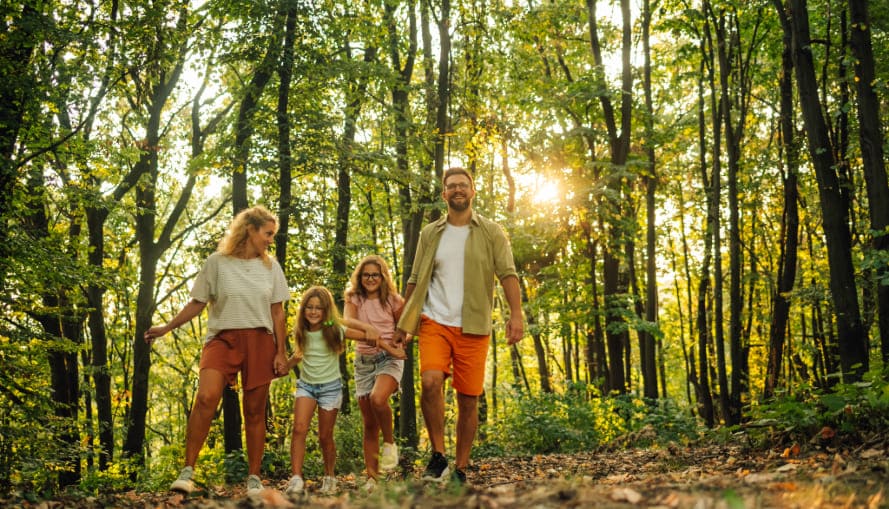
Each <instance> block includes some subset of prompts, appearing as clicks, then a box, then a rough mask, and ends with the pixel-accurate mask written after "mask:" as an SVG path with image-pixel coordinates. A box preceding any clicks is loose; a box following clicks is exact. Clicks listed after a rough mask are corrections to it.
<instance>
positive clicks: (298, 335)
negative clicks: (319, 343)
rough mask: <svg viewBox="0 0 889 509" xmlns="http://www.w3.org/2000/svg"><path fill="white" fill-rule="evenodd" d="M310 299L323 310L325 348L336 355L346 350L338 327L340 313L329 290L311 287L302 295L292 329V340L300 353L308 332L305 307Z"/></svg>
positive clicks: (322, 331) (322, 330)
mask: <svg viewBox="0 0 889 509" xmlns="http://www.w3.org/2000/svg"><path fill="white" fill-rule="evenodd" d="M312 297H317V298H318V301H319V302H320V303H321V307H322V308H324V311H323V312H322V317H321V335H322V336H323V337H324V342H325V343H327V348H330V350H331V351H332V352H334V353H336V354H341V353H343V351H344V350H345V349H346V342H345V341H344V339H343V330H342V326H341V325H340V323H341V320H340V313H339V310H337V308H336V303H334V302H333V295H331V293H330V290H328V289H327V288H325V287H323V286H313V287H311V288H309V289H308V290H306V292H305V293H304V294H303V298H302V301H301V302H300V303H299V316H298V318H297V320H296V327H295V328H294V329H293V340H294V342H295V343H296V344H297V346H298V347H299V349H300V351H302V352H305V351H306V334H307V333H308V331H309V321H308V320H306V306H307V305H308V303H309V300H310V299H311V298H312Z"/></svg>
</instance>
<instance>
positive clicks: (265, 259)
mask: <svg viewBox="0 0 889 509" xmlns="http://www.w3.org/2000/svg"><path fill="white" fill-rule="evenodd" d="M269 222H272V223H275V230H277V228H278V218H276V217H275V216H274V215H272V213H271V212H269V211H268V209H266V208H265V207H263V206H262V205H256V206H255V207H251V208H249V209H244V210H242V211H240V212H238V215H236V216H235V218H234V219H232V222H231V224H230V225H229V227H228V232H226V234H225V237H222V240H220V241H219V246H218V247H217V248H216V250H217V251H218V252H220V253H222V254H224V255H228V256H236V255H238V254H240V253H241V252H242V251H243V250H244V249H245V244H246V243H247V238H248V237H249V236H250V228H251V227H252V228H253V229H254V230H259V229H260V228H262V227H263V226H265V225H266V224H268V223H269ZM260 257H261V258H262V263H263V264H265V266H266V267H269V268H271V266H272V260H271V258H269V253H268V251H263V252H262V253H260Z"/></svg>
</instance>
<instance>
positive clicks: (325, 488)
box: [318, 475, 336, 495]
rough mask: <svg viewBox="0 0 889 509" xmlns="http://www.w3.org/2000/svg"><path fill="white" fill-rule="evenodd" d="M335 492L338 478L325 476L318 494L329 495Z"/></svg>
mask: <svg viewBox="0 0 889 509" xmlns="http://www.w3.org/2000/svg"><path fill="white" fill-rule="evenodd" d="M334 491H336V477H334V476H332V475H325V476H324V479H323V480H322V481H321V489H320V490H318V492H319V493H323V494H325V495H327V494H330V493H333V492H334Z"/></svg>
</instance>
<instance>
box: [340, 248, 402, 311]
mask: <svg viewBox="0 0 889 509" xmlns="http://www.w3.org/2000/svg"><path fill="white" fill-rule="evenodd" d="M367 265H376V266H377V267H379V268H380V274H381V275H382V279H381V280H380V304H381V305H382V306H384V309H385V307H386V306H388V305H389V297H390V296H391V295H395V294H397V293H398V290H397V289H396V288H395V283H394V282H393V281H392V275H391V274H390V273H389V265H388V264H387V263H386V260H384V259H383V257H382V256H379V255H367V256H365V257H364V258H362V259H361V261H360V262H358V265H357V266H355V270H353V271H352V277H351V278H349V287H348V288H347V289H346V292H345V294H344V296H345V298H346V302H349V300H351V298H352V296H353V295H357V296H359V297H360V298H362V299H366V298H367V290H365V289H364V285H363V284H361V274H363V273H364V268H365V267H366V266H367Z"/></svg>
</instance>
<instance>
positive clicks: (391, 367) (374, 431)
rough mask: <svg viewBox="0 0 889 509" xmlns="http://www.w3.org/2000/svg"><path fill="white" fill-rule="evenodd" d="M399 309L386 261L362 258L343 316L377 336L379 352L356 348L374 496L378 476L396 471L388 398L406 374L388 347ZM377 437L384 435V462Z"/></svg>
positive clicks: (399, 356)
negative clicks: (368, 326) (363, 324)
mask: <svg viewBox="0 0 889 509" xmlns="http://www.w3.org/2000/svg"><path fill="white" fill-rule="evenodd" d="M403 304H404V300H403V299H402V298H401V296H400V295H399V294H398V291H397V290H396V289H395V283H394V282H393V281H392V276H391V275H390V274H389V266H388V265H387V264H386V261H385V260H384V259H383V258H382V257H380V256H377V255H370V256H366V257H364V259H362V260H361V261H360V262H359V263H358V265H357V266H356V267H355V270H354V271H353V272H352V278H351V281H350V285H349V288H348V290H346V293H345V306H344V311H343V314H344V315H345V317H346V318H354V319H358V320H361V321H362V322H366V323H369V324H371V325H373V326H374V327H376V329H377V330H379V331H380V341H379V344H378V345H377V346H372V345H368V344H361V343H358V344H356V345H355V393H356V396H357V398H358V406H359V408H361V417H362V419H363V421H364V443H363V445H364V464H365V468H366V470H367V483H366V484H365V485H364V489H365V490H366V491H371V490H373V488H374V486H375V485H376V480H377V477H378V476H379V472H380V471H383V472H386V471H389V470H392V469H393V468H395V467H396V466H397V465H398V447H397V446H396V445H395V436H394V434H393V432H392V408H391V407H390V406H389V398H390V397H391V396H392V395H393V394H394V393H395V392H396V391H397V390H398V387H399V384H400V383H401V375H402V373H403V371H404V360H403V359H404V358H405V352H404V349H402V348H400V347H396V345H394V344H392V341H391V338H392V333H393V332H395V324H396V322H397V321H398V317H399V315H400V313H401V308H402V306H403ZM380 434H382V435H383V447H382V449H383V451H382V456H381V455H380Z"/></svg>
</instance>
